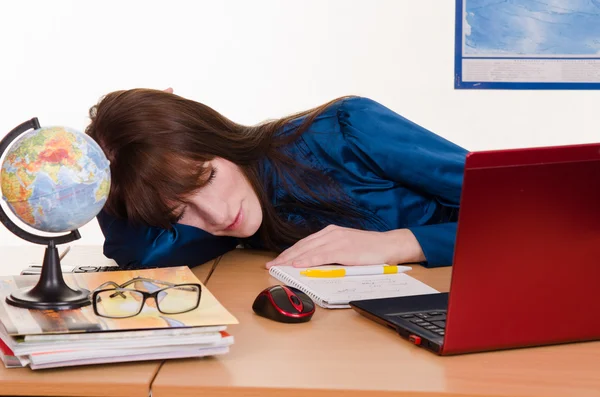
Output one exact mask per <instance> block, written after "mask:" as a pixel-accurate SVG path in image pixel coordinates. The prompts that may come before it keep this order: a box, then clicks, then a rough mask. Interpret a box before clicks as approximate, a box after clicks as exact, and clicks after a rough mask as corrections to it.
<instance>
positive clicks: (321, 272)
mask: <svg viewBox="0 0 600 397" xmlns="http://www.w3.org/2000/svg"><path fill="white" fill-rule="evenodd" d="M409 270H412V267H410V266H396V265H375V266H346V267H341V268H335V269H313V268H311V269H306V270H302V271H301V272H300V274H301V275H303V276H306V277H321V278H333V277H346V276H372V275H377V274H394V273H404V272H407V271H409Z"/></svg>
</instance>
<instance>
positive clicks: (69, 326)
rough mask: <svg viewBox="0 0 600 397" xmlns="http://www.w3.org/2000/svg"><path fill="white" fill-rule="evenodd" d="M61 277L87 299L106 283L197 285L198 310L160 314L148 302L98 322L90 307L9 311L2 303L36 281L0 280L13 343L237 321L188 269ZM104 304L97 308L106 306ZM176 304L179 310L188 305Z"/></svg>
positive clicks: (0, 309)
mask: <svg viewBox="0 0 600 397" xmlns="http://www.w3.org/2000/svg"><path fill="white" fill-rule="evenodd" d="M63 277H64V279H65V282H66V283H67V285H69V286H70V287H72V288H85V289H87V290H88V291H90V295H91V292H92V291H93V290H94V289H96V288H98V287H99V286H101V285H102V284H104V283H106V282H108V281H112V282H114V283H116V284H118V285H122V284H124V283H126V282H127V281H129V280H131V279H133V278H136V277H141V278H145V279H151V280H159V281H163V282H168V283H173V284H185V283H197V284H200V285H201V295H200V304H199V306H198V307H197V308H196V309H194V310H192V311H189V312H186V313H179V314H164V313H161V312H159V311H158V310H157V309H156V305H155V302H154V300H153V299H148V300H146V303H145V305H144V306H143V309H142V311H141V313H139V314H138V315H136V316H134V317H129V318H120V319H115V318H106V317H101V316H97V315H96V314H95V313H94V309H93V306H92V305H91V304H90V305H88V306H85V307H83V308H80V309H74V310H57V311H54V310H29V309H22V308H18V307H15V306H11V305H9V304H8V303H6V299H5V298H6V296H8V295H9V294H10V293H11V292H13V291H15V290H17V289H21V288H31V287H33V286H34V285H35V284H36V283H37V281H38V278H39V276H37V275H33V276H7V277H0V322H1V323H2V325H3V326H4V328H5V332H6V333H7V334H8V335H10V336H13V337H14V336H25V335H38V334H61V333H84V332H103V331H126V330H145V329H164V328H185V327H205V326H217V325H230V324H237V323H238V321H237V319H236V318H235V317H234V316H233V315H232V314H231V313H230V312H229V311H228V310H227V309H226V308H225V307H223V305H221V303H220V302H219V301H218V300H217V299H216V298H215V296H214V295H213V294H212V293H211V292H210V291H209V290H208V289H207V288H206V287H205V286H204V285H203V284H202V283H201V282H200V281H199V280H198V278H197V277H196V276H195V275H194V274H193V273H192V271H191V270H190V269H189V267H187V266H180V267H170V268H159V269H142V270H123V271H113V272H96V273H66V274H64V275H63ZM163 287H165V285H162V284H160V283H153V282H147V281H141V282H136V283H135V284H132V285H130V286H128V287H127V288H133V289H140V288H145V289H146V290H147V291H148V292H152V289H159V288H163ZM107 288H109V287H107ZM90 299H91V296H90ZM177 299H182V298H177ZM105 301H106V300H105ZM105 301H104V302H103V303H102V304H104V303H106V302H105ZM130 302H131V304H137V303H134V302H133V301H132V300H131V299H130ZM177 303H179V304H181V305H184V306H185V305H189V302H183V301H182V302H176V304H177ZM161 307H162V306H161ZM111 310H112V309H111Z"/></svg>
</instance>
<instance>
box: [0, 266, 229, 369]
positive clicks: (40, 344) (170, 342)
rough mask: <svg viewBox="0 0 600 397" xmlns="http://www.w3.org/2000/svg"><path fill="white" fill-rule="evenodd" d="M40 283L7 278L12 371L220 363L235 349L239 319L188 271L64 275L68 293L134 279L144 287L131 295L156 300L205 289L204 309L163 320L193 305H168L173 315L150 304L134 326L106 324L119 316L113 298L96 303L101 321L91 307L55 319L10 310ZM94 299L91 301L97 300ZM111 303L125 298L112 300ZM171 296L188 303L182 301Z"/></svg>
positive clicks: (5, 318)
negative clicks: (12, 301)
mask: <svg viewBox="0 0 600 397" xmlns="http://www.w3.org/2000/svg"><path fill="white" fill-rule="evenodd" d="M38 278H39V276H29V275H28V276H22V275H21V276H10V277H1V278H0V359H2V361H3V363H4V365H5V366H6V367H7V368H17V367H27V366H28V367H30V368H31V369H43V368H55V367H68V366H76V365H89V364H101V363H116V362H127V361H142V360H164V359H174V358H189V357H204V356H215V355H220V354H225V353H228V352H229V348H230V346H231V345H232V344H233V337H232V336H231V335H230V334H228V333H227V326H228V325H231V324H237V323H238V321H237V319H236V318H235V317H234V316H233V315H232V314H231V313H229V312H228V311H227V310H226V309H225V307H223V306H222V305H221V304H220V303H219V301H218V300H217V299H216V298H215V296H214V295H212V294H211V292H210V291H209V290H208V289H207V288H206V287H205V286H204V285H202V283H201V282H200V281H199V280H198V279H197V278H196V276H195V275H194V274H193V273H192V272H191V271H190V269H189V268H188V267H187V266H182V267H171V268H159V269H147V270H122V271H112V272H96V273H73V274H64V279H65V282H66V283H67V284H68V285H69V286H71V287H72V288H85V289H87V290H89V291H91V292H93V291H94V290H96V289H97V288H98V287H100V286H102V285H106V283H107V282H109V283H111V282H112V283H115V285H118V286H120V285H123V284H125V283H127V282H128V281H129V280H134V279H135V280H139V281H135V282H133V283H131V285H129V286H128V287H126V288H129V289H137V290H139V289H142V288H144V289H145V291H147V292H152V289H153V288H154V289H155V290H158V289H161V288H164V287H165V285H168V283H171V284H177V285H180V284H190V283H192V284H200V286H201V288H200V291H201V293H200V302H199V305H198V307H197V308H195V309H193V310H190V311H187V312H185V313H177V314H165V313H164V312H167V313H169V311H173V312H175V311H177V307H185V306H186V305H187V306H189V305H190V303H189V302H183V301H181V302H179V303H178V302H175V304H174V305H173V302H171V306H166V303H165V304H164V305H165V306H164V307H165V308H166V310H165V308H163V307H162V306H161V308H162V309H163V310H162V312H161V311H159V310H157V307H156V304H155V301H154V299H147V300H146V301H145V304H144V305H143V306H141V307H142V309H141V312H140V313H139V314H137V315H134V316H130V317H127V318H114V313H108V314H110V316H108V317H107V316H106V314H107V313H106V312H108V311H110V310H113V309H111V308H110V306H107V305H109V303H110V302H107V301H109V298H108V296H109V295H106V294H105V295H104V296H105V298H104V300H100V299H97V300H98V302H97V305H96V310H99V312H98V314H104V315H98V314H97V313H96V312H95V311H94V306H93V305H91V304H90V305H88V306H84V307H83V308H80V309H73V310H57V311H54V310H29V309H22V308H18V307H14V306H11V305H9V304H7V303H6V299H5V298H6V296H7V295H9V294H10V293H11V292H13V291H15V290H17V289H23V288H31V287H33V286H34V285H35V284H36V283H37V281H38ZM103 288H109V289H110V288H111V287H110V285H109V286H108V287H103ZM116 291H118V290H116ZM188 292H189V291H188ZM133 295H135V293H133ZM163 295H165V294H164V293H160V294H159V298H160V299H162V298H164V299H165V302H167V299H174V298H171V297H166V295H165V296H163ZM182 295H185V294H182ZM92 296H93V295H92V294H90V299H92ZM110 296H111V297H117V298H118V297H123V296H124V295H118V294H115V293H112V294H110ZM140 296H141V295H140ZM172 296H175V298H176V299H183V298H182V297H181V296H176V294H172ZM128 298H129V301H127V302H128V304H129V305H131V306H130V307H129V309H128V310H136V309H135V307H136V306H138V305H141V301H136V300H135V299H132V296H131V295H128ZM159 301H160V300H159ZM123 307H125V306H123ZM132 307H133V309H131V308H132ZM173 308H174V309H173ZM103 311H104V312H103Z"/></svg>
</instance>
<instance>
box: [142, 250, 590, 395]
mask: <svg viewBox="0 0 600 397" xmlns="http://www.w3.org/2000/svg"><path fill="white" fill-rule="evenodd" d="M270 258H271V256H270V255H265V254H262V253H260V252H255V251H246V252H244V251H241V250H236V251H235V252H232V253H229V254H227V255H226V256H225V257H224V258H223V260H222V261H221V263H220V264H219V266H218V267H217V269H216V271H215V272H214V274H213V275H212V278H211V279H210V282H209V288H210V290H211V291H212V292H213V293H214V294H215V295H216V296H217V298H218V299H219V300H220V301H221V302H222V303H223V304H224V305H225V306H226V307H227V308H228V309H229V310H230V311H231V312H232V313H233V314H234V315H235V316H236V317H237V318H238V319H239V320H240V324H239V325H237V326H232V327H230V330H231V333H232V335H233V336H234V338H235V344H234V345H233V346H232V350H231V352H230V353H229V354H228V355H225V356H220V357H215V358H209V359H191V360H183V361H167V362H165V364H164V365H163V367H162V368H161V370H160V371H159V373H158V375H157V377H156V379H155V381H154V383H153V385H152V395H153V397H170V396H178V397H179V396H203V397H208V396H242V395H243V396H259V395H260V396H286V397H294V396H301V395H310V396H313V397H319V396H344V397H350V396H358V395H361V396H362V395H366V396H383V395H385V396H387V395H402V396H407V395H419V396H425V395H426V396H465V395H468V396H552V397H553V396H557V397H558V396H560V397H564V396H568V397H573V396H589V397H592V396H593V397H600V343H597V342H594V343H585V344H583V343H582V344H571V345H563V346H549V347H541V348H532V349H518V350H510V351H501V352H493V353H479V354H471V355H463V356H454V357H438V356H435V355H434V354H432V353H429V352H427V351H425V350H423V349H421V348H418V347H415V346H413V345H411V344H410V343H408V342H406V341H405V340H402V339H400V337H399V336H397V335H396V334H395V333H394V332H393V331H392V330H390V329H387V328H386V327H383V326H381V325H378V324H376V323H373V322H371V321H369V320H367V319H365V318H363V317H362V316H360V315H358V314H356V313H355V312H354V311H352V310H350V309H342V310H339V309H338V310H327V309H320V308H318V310H317V312H316V313H315V315H314V317H313V319H312V320H311V321H310V322H308V323H304V324H280V323H275V322H273V321H270V320H267V319H264V318H261V317H259V316H256V315H255V314H254V313H253V312H252V308H251V305H252V302H253V300H254V298H255V297H256V295H257V294H258V293H259V292H260V291H261V290H262V289H264V288H266V287H267V286H270V285H272V284H277V283H278V282H277V280H275V279H274V278H271V277H270V276H269V275H268V273H267V271H266V270H265V269H264V267H263V266H264V265H263V264H264V263H265V262H267V260H269V259H270ZM450 271H451V269H450V268H441V269H429V270H428V269H424V268H420V267H416V268H415V269H414V270H413V271H412V272H411V273H410V274H411V275H412V276H414V277H416V278H418V279H421V280H422V281H424V282H425V283H428V284H429V285H431V286H432V287H434V288H436V289H438V290H440V291H447V290H448V287H449V278H450ZM546 325H549V324H546ZM546 325H544V324H541V325H540V326H541V327H544V326H546Z"/></svg>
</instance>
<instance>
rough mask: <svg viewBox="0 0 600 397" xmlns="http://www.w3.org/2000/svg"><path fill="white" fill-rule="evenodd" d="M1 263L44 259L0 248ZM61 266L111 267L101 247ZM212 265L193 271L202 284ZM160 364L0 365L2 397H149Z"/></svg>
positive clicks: (77, 250)
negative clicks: (37, 367) (60, 367)
mask: <svg viewBox="0 0 600 397" xmlns="http://www.w3.org/2000/svg"><path fill="white" fill-rule="evenodd" d="M0 252H1V254H2V258H3V259H2V261H3V262H6V263H9V262H10V263H11V264H12V265H13V266H14V269H19V270H20V269H21V268H25V267H27V264H28V263H30V262H31V261H35V259H36V258H38V257H39V253H40V252H41V253H42V256H41V257H39V258H40V259H39V260H40V261H41V259H42V258H43V249H40V247H38V246H33V247H30V246H22V247H21V246H19V247H2V249H1V251H0ZM62 262H63V263H64V264H73V265H104V264H108V263H110V260H109V259H107V258H106V257H105V256H104V255H103V254H102V247H100V246H97V247H95V246H81V247H73V249H72V250H71V252H69V253H68V254H67V255H66V256H65V258H64V260H63V261H62ZM210 269H211V264H210V263H207V264H205V265H202V266H197V267H195V268H193V271H194V273H195V274H196V276H197V277H198V278H199V279H200V280H202V281H204V280H205V278H206V276H207V275H208V273H209V271H210ZM161 364H162V361H160V360H159V361H149V362H138V363H135V362H132V363H121V364H102V365H90V366H81V367H70V368H64V369H45V370H36V371H32V370H30V369H29V368H11V369H7V368H5V367H4V365H2V363H1V362H0V395H1V396H82V397H83V396H106V397H120V396H122V397H135V396H140V397H148V395H149V392H150V384H151V383H152V380H153V379H154V377H155V376H156V374H157V372H158V370H159V368H160V365H161Z"/></svg>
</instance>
